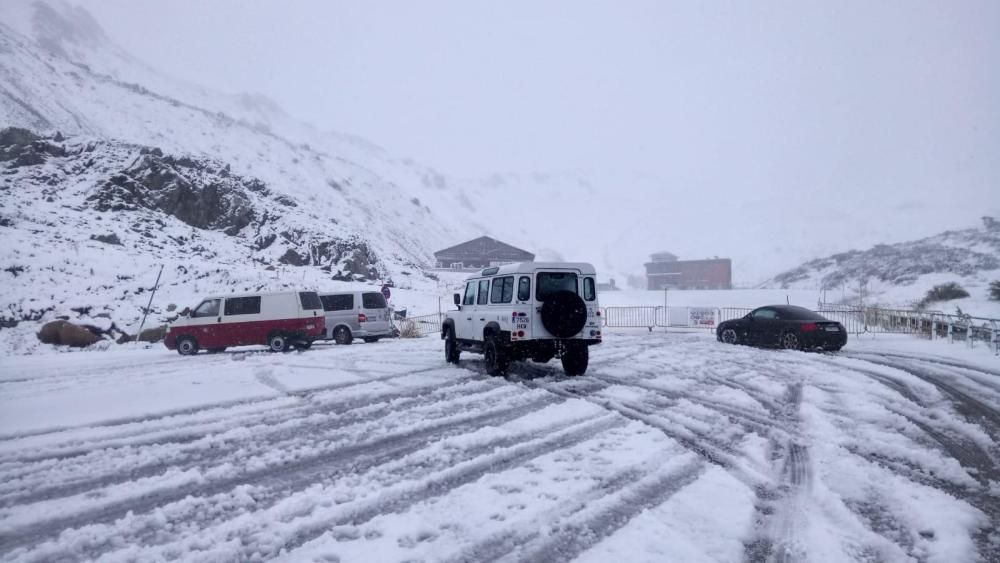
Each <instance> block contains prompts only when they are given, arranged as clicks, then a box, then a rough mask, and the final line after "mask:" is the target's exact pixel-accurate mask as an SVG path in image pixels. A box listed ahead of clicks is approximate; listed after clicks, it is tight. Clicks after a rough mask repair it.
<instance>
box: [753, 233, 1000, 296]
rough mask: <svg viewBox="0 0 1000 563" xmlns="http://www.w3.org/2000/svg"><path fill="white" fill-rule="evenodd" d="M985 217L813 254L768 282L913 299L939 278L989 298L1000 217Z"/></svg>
mask: <svg viewBox="0 0 1000 563" xmlns="http://www.w3.org/2000/svg"><path fill="white" fill-rule="evenodd" d="M982 221H983V223H982V225H981V226H979V227H976V228H968V229H962V230H956V231H946V232H943V233H941V234H938V235H935V236H932V237H926V238H922V239H919V240H914V241H908V242H901V243H897V244H879V245H876V246H874V247H872V248H869V249H867V250H852V251H849V252H841V253H837V254H833V255H831V256H827V257H825V258H818V259H815V260H810V261H809V262H806V263H805V264H802V265H801V266H799V267H797V268H794V269H792V270H788V271H786V272H783V273H781V274H779V275H777V276H775V277H774V278H773V279H771V280H770V281H769V282H767V284H765V285H767V286H771V287H781V288H820V289H826V290H829V291H831V292H832V293H831V296H832V298H831V300H833V299H836V298H839V297H841V296H842V294H844V295H850V296H853V295H856V294H857V292H859V291H862V290H863V291H864V292H865V293H866V294H868V295H869V296H870V299H871V300H875V301H882V302H884V303H887V304H892V305H911V304H913V303H915V302H917V301H919V300H920V299H921V298H922V297H923V296H924V294H925V293H926V292H927V290H928V289H930V288H931V287H933V286H934V285H935V284H939V283H944V282H951V281H955V282H958V283H959V284H961V285H962V286H963V287H965V289H967V290H968V291H969V292H970V293H971V294H972V297H971V299H972V300H974V301H985V300H986V291H987V289H986V288H987V286H988V285H989V282H990V281H992V280H996V279H1000V221H997V220H996V219H995V218H993V217H983V219H982ZM964 309H966V310H968V307H967V306H966V307H964Z"/></svg>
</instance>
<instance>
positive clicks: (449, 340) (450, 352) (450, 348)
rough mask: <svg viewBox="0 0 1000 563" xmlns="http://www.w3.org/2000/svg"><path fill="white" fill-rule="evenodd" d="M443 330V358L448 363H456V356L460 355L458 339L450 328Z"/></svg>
mask: <svg viewBox="0 0 1000 563" xmlns="http://www.w3.org/2000/svg"><path fill="white" fill-rule="evenodd" d="M444 330H445V333H444V360H445V361H446V362H448V363H449V364H457V363H458V357H459V356H461V355H462V351H461V350H459V349H458V340H456V339H455V333H454V332H453V331H452V330H451V329H450V328H446V329H444Z"/></svg>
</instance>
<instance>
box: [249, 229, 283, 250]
mask: <svg viewBox="0 0 1000 563" xmlns="http://www.w3.org/2000/svg"><path fill="white" fill-rule="evenodd" d="M277 239H278V235H276V234H274V233H271V234H268V235H264V236H261V237H257V240H255V241H254V243H253V247H254V248H255V249H256V250H264V249H265V248H267V247H269V246H271V245H272V244H274V241H275V240H277Z"/></svg>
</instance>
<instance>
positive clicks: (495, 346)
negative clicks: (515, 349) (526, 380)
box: [483, 336, 508, 375]
mask: <svg viewBox="0 0 1000 563" xmlns="http://www.w3.org/2000/svg"><path fill="white" fill-rule="evenodd" d="M483 361H484V362H485V363H486V373H488V374H490V375H503V374H505V373H507V365H508V362H507V355H506V353H505V352H504V350H503V348H502V347H501V346H500V343H499V342H497V339H496V337H495V336H489V337H487V338H486V344H485V345H484V347H483Z"/></svg>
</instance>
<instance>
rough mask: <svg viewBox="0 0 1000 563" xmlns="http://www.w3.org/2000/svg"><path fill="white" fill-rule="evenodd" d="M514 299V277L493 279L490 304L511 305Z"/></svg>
mask: <svg viewBox="0 0 1000 563" xmlns="http://www.w3.org/2000/svg"><path fill="white" fill-rule="evenodd" d="M513 298H514V276H504V277H502V278H493V287H492V288H490V303H510V302H511V300H512V299H513Z"/></svg>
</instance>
